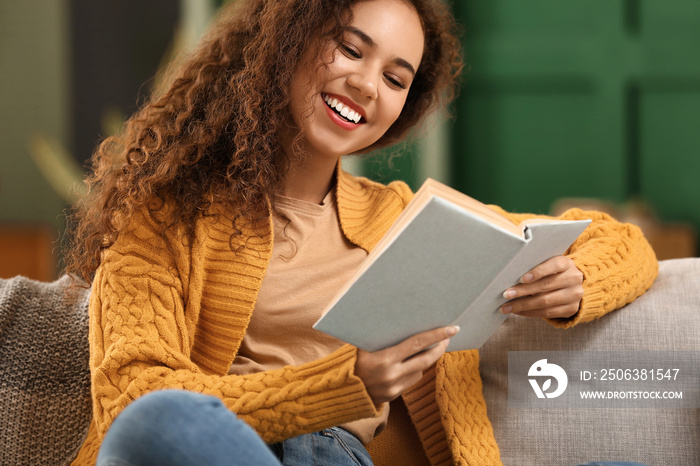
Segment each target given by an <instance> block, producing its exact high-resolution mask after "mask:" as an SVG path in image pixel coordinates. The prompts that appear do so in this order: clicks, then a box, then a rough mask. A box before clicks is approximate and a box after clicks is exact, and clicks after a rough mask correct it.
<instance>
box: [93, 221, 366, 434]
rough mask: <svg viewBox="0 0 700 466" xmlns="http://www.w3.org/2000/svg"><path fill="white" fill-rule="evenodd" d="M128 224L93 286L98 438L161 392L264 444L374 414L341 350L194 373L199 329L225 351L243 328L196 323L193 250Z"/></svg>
mask: <svg viewBox="0 0 700 466" xmlns="http://www.w3.org/2000/svg"><path fill="white" fill-rule="evenodd" d="M132 223H134V224H135V225H136V226H135V227H134V228H130V229H128V230H127V231H126V232H124V233H123V234H122V235H120V237H119V239H118V240H117V243H115V244H114V245H113V246H112V247H111V248H110V249H108V250H107V251H106V252H105V253H104V254H103V260H102V263H101V266H100V268H99V269H98V271H97V274H96V277H95V280H94V281H93V289H92V297H91V303H90V346H91V358H90V366H91V372H92V396H93V410H94V412H93V414H94V421H95V425H96V427H97V431H98V433H99V435H100V437H102V436H104V434H105V432H106V431H107V429H108V428H109V426H110V424H111V422H112V421H113V420H114V418H115V417H116V416H117V415H118V414H119V412H120V411H121V410H122V409H123V408H124V407H125V406H126V405H127V404H128V403H130V402H131V401H132V400H134V399H136V398H138V397H140V396H141V395H144V394H145V393H147V392H150V391H154V390H159V389H166V388H177V389H185V390H190V391H194V392H199V393H204V394H210V395H215V396H217V397H219V398H220V399H222V400H223V401H224V403H225V404H226V405H227V406H228V407H229V408H230V409H231V410H232V411H233V412H235V413H236V414H237V415H238V416H239V417H241V418H242V419H243V420H245V421H246V422H247V423H248V424H250V425H251V426H252V427H253V428H254V429H255V430H256V431H257V432H258V433H259V434H260V435H261V437H262V438H263V439H264V440H265V441H266V442H268V443H273V442H277V441H280V440H283V439H286V438H289V437H292V436H296V435H299V434H302V433H307V432H313V431H317V430H320V429H323V428H326V427H329V426H332V425H338V424H342V423H344V422H348V421H352V420H356V419H359V418H366V417H371V416H376V415H377V414H378V413H377V411H376V409H375V407H374V404H373V403H372V400H371V399H370V397H369V395H368V394H367V392H366V390H365V387H364V384H363V383H362V381H361V379H359V378H358V377H357V376H355V375H354V366H355V360H356V349H355V348H354V347H351V346H349V345H346V346H343V347H342V348H340V349H339V350H337V351H335V352H334V353H332V354H330V355H329V356H327V357H325V358H323V359H320V360H317V361H313V362H310V363H308V364H304V365H301V366H298V367H285V368H281V369H278V370H271V371H266V372H262V373H257V374H250V375H244V376H242V375H228V374H227V373H226V372H225V369H223V367H222V370H221V371H219V372H220V373H214V372H215V371H212V370H210V369H206V368H204V367H203V366H202V365H199V364H197V363H196V362H195V361H196V357H194V353H195V352H196V351H195V350H194V349H196V347H197V345H196V343H195V342H196V341H197V336H198V332H200V331H202V328H203V327H205V326H206V327H208V329H207V331H208V332H209V333H212V332H213V333H216V330H217V329H219V330H222V333H220V334H218V337H217V338H220V339H222V341H225V339H236V338H239V339H240V338H242V333H241V334H240V335H236V333H235V332H232V333H233V334H232V335H229V334H228V333H227V332H226V331H225V330H226V329H230V328H240V329H243V330H241V332H243V331H244V329H245V325H246V323H247V322H244V323H241V322H239V321H238V320H240V316H237V315H235V314H234V313H232V315H230V316H223V317H220V316H217V319H219V318H220V319H224V320H223V321H213V320H211V321H205V319H204V318H203V317H204V313H200V311H199V308H198V306H199V305H200V304H201V302H202V297H201V296H200V297H197V296H191V295H190V294H191V288H192V287H191V286H189V282H191V281H193V280H195V279H196V277H195V276H194V275H196V274H197V273H202V272H201V271H198V269H197V267H194V266H192V265H191V264H189V263H188V262H187V259H186V258H187V257H190V256H191V255H192V256H194V255H196V254H191V251H190V250H189V249H188V248H191V247H192V246H191V245H187V244H186V242H185V243H183V242H182V241H180V240H178V241H174V240H173V241H170V242H169V241H168V239H167V237H166V236H165V235H162V234H160V233H157V232H156V230H155V228H154V227H153V225H152V222H150V220H149V219H145V218H141V219H137V221H134V222H132ZM183 244H185V245H183ZM194 260H195V259H192V261H194ZM221 267H225V264H221ZM241 286H242V287H245V286H248V287H251V286H252V285H250V284H249V283H243V284H242V285H241ZM238 288H240V287H236V289H238ZM236 292H237V291H235V290H227V289H221V290H217V293H221V295H226V294H227V293H228V299H229V300H235V299H237V296H231V294H233V293H236ZM207 299H220V297H219V296H209V297H207ZM226 319H229V320H230V321H229V322H227V321H226ZM237 326H238V327H237ZM212 329H213V330H212ZM224 346H225V345H224ZM231 347H232V348H234V349H232V350H231V354H230V356H229V355H227V354H223V355H216V356H217V357H219V358H220V359H221V360H226V359H227V358H228V359H230V358H232V357H233V353H234V352H235V347H237V346H234V345H231Z"/></svg>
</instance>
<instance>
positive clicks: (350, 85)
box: [290, 0, 424, 158]
mask: <svg viewBox="0 0 700 466" xmlns="http://www.w3.org/2000/svg"><path fill="white" fill-rule="evenodd" d="M352 12H353V16H354V17H353V20H352V22H351V23H350V24H349V25H348V26H347V27H346V28H345V31H344V33H343V35H342V38H341V40H340V43H335V42H334V43H331V44H325V45H324V46H322V47H321V56H313V52H309V53H308V54H307V55H309V56H307V57H304V59H303V60H302V64H301V66H300V68H299V70H298V71H297V73H296V75H295V77H294V79H293V80H292V83H291V88H290V110H291V116H292V118H293V120H294V124H295V125H296V126H297V127H298V128H300V129H301V130H302V131H303V134H304V147H305V149H306V150H307V151H308V152H309V154H310V155H311V156H312V157H319V156H321V157H332V158H337V157H339V156H341V155H346V154H351V153H354V152H357V151H360V150H362V149H364V148H366V147H368V146H370V145H372V144H373V143H374V142H376V141H377V140H378V139H379V138H380V137H381V136H382V135H383V134H384V133H385V132H386V131H387V130H388V129H389V127H390V126H391V125H392V124H393V123H394V121H396V119H397V118H398V117H399V114H400V113H401V110H402V108H403V106H404V103H405V102H406V97H407V96H408V90H409V88H410V86H411V83H412V81H413V77H414V75H415V71H416V70H417V69H418V66H419V65H420V61H421V57H422V55H423V40H424V39H423V28H422V25H421V21H420V18H419V17H418V14H417V13H416V11H415V10H414V9H413V7H412V6H410V5H409V4H408V3H406V2H405V1H403V0H368V1H361V2H359V3H357V4H355V6H354V7H353V8H352ZM312 48H313V47H312ZM322 63H326V64H327V66H325V67H324V66H320V65H321V64H322Z"/></svg>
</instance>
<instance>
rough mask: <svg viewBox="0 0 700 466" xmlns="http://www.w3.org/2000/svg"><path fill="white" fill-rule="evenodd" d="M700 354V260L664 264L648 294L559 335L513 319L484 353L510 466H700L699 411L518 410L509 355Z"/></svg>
mask: <svg viewBox="0 0 700 466" xmlns="http://www.w3.org/2000/svg"><path fill="white" fill-rule="evenodd" d="M621 350H629V351H637V350H639V351H641V350H646V351H649V350H654V351H656V350H658V351H663V350H674V351H699V350H700V259H696V258H694V259H679V260H671V261H663V262H661V264H660V270H659V278H658V279H657V281H656V282H655V283H654V285H653V286H652V288H651V290H650V291H648V292H647V293H646V294H644V295H643V296H641V297H640V298H639V299H637V300H636V301H634V302H633V303H631V304H630V305H628V306H626V307H625V308H623V309H620V310H619V311H616V312H613V313H610V314H608V315H606V316H604V317H603V318H601V319H598V320H597V321H594V322H591V323H588V324H582V325H579V326H577V327H573V328H571V329H567V330H562V329H557V328H554V327H552V326H551V325H549V324H547V323H546V322H544V321H542V320H539V319H528V318H525V317H519V316H511V317H509V318H508V319H507V320H506V322H505V323H504V324H503V325H502V326H501V327H500V328H499V330H498V331H497V332H496V333H495V334H494V335H493V336H492V337H491V338H490V339H489V340H488V341H487V342H486V344H484V346H483V347H482V348H481V350H480V355H481V366H480V367H481V375H482V380H483V384H484V396H485V398H486V402H487V405H488V413H489V418H490V419H491V421H492V423H493V427H494V431H495V435H496V439H497V441H498V444H499V446H500V449H501V455H502V459H503V463H504V464H505V465H506V466H519V465H523V466H525V465H527V466H529V465H533V464H547V465H573V464H577V463H579V462H589V461H600V460H618V461H619V460H626V461H637V462H641V463H646V464H650V465H666V464H673V465H676V466H682V465H692V466H697V465H699V464H700V412H699V411H700V410H698V409H651V408H648V409H640V408H636V409H632V408H616V409H602V408H598V409H513V408H508V407H507V406H506V403H507V393H508V391H507V374H508V351H621Z"/></svg>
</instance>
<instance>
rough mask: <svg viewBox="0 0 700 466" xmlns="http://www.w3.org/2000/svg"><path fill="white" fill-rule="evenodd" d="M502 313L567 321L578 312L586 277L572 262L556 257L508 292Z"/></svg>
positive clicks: (566, 258) (539, 266) (525, 276)
mask: <svg viewBox="0 0 700 466" xmlns="http://www.w3.org/2000/svg"><path fill="white" fill-rule="evenodd" d="M503 296H504V297H505V298H508V299H510V301H509V302H507V303H506V304H504V305H503V306H502V308H501V312H503V313H506V314H507V313H514V314H519V315H523V316H529V317H544V318H566V317H571V316H573V315H574V314H576V312H578V309H579V305H580V303H581V299H582V298H583V274H582V273H581V271H580V270H579V269H578V268H577V267H576V264H575V263H574V261H573V260H571V259H570V258H568V257H565V256H557V257H553V258H552V259H550V260H548V261H545V262H543V263H542V264H540V265H538V266H537V267H535V268H533V269H532V270H531V271H530V272H528V273H526V274H525V275H523V277H522V278H521V280H520V284H518V285H515V286H513V287H511V288H509V289H507V290H506V291H505V292H504V293H503Z"/></svg>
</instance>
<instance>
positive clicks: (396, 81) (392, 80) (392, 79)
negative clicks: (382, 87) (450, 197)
mask: <svg viewBox="0 0 700 466" xmlns="http://www.w3.org/2000/svg"><path fill="white" fill-rule="evenodd" d="M384 78H385V79H386V80H387V81H388V82H389V84H391V85H392V86H394V87H398V88H399V89H406V84H404V82H403V81H401V80H400V79H398V78H396V77H394V76H392V75H390V74H385V75H384Z"/></svg>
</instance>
